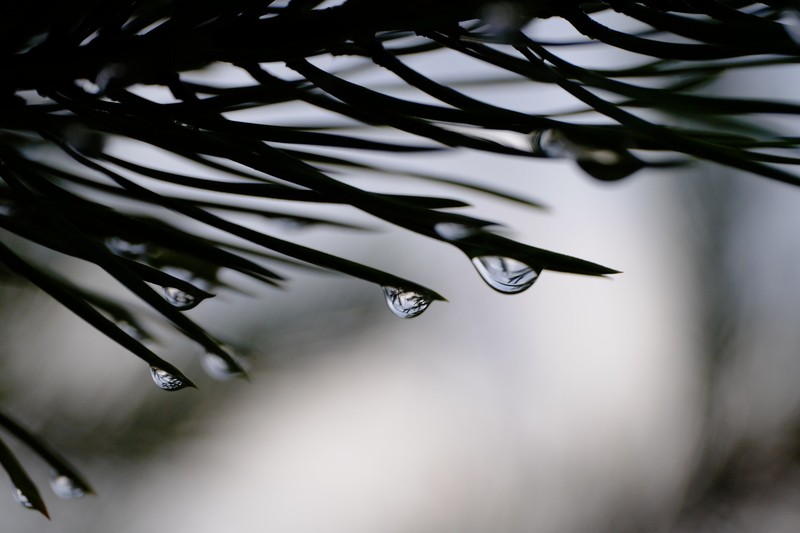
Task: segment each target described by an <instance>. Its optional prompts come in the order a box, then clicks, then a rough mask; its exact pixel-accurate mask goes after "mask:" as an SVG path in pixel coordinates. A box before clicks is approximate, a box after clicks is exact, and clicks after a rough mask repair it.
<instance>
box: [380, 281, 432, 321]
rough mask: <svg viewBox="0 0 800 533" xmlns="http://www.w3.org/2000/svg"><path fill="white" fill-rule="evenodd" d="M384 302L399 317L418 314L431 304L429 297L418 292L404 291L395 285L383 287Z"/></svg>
mask: <svg viewBox="0 0 800 533" xmlns="http://www.w3.org/2000/svg"><path fill="white" fill-rule="evenodd" d="M383 293H384V295H385V296H386V303H387V305H388V306H389V309H391V311H392V313H394V314H395V315H397V316H399V317H400V318H414V317H415V316H419V315H421V314H422V313H423V311H425V310H426V309H427V308H428V306H429V305H430V304H431V299H430V298H429V297H427V296H424V295H422V294H420V293H418V292H414V291H406V290H403V289H398V288H396V287H383Z"/></svg>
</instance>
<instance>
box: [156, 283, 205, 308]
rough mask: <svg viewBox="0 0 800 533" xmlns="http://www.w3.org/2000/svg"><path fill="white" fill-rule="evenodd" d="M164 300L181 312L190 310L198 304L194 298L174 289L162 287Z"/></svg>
mask: <svg viewBox="0 0 800 533" xmlns="http://www.w3.org/2000/svg"><path fill="white" fill-rule="evenodd" d="M164 298H166V300H167V301H168V302H169V303H170V304H172V306H173V307H175V308H176V309H179V310H181V311H186V310H188V309H191V308H193V307H195V306H196V305H197V304H198V303H200V302H199V301H198V298H197V297H196V296H193V295H191V294H189V293H188V292H185V291H182V290H181V289H178V288H176V287H164Z"/></svg>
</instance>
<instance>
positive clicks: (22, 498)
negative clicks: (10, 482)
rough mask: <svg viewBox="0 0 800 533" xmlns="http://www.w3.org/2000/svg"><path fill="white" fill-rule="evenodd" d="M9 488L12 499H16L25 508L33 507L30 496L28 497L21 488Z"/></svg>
mask: <svg viewBox="0 0 800 533" xmlns="http://www.w3.org/2000/svg"><path fill="white" fill-rule="evenodd" d="M11 489H12V491H13V494H14V500H16V502H17V503H18V504H20V505H21V506H23V507H25V508H26V509H33V502H31V500H30V498H28V497H27V496H26V495H25V493H24V492H22V490H20V489H18V488H17V487H11Z"/></svg>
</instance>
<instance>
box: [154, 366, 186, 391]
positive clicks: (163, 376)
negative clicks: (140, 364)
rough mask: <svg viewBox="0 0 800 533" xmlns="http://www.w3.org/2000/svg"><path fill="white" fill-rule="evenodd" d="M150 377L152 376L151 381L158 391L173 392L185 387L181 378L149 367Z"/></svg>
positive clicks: (155, 367)
mask: <svg viewBox="0 0 800 533" xmlns="http://www.w3.org/2000/svg"><path fill="white" fill-rule="evenodd" d="M150 375H151V376H153V381H155V383H156V385H158V387H159V388H160V389H163V390H169V391H173V390H180V389H182V388H184V387H186V383H185V382H184V381H183V380H182V379H181V378H179V377H176V376H173V375H172V374H170V373H169V372H167V371H166V370H162V369H160V368H158V367H157V366H151V367H150Z"/></svg>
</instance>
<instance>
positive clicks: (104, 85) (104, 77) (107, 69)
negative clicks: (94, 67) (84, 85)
mask: <svg viewBox="0 0 800 533" xmlns="http://www.w3.org/2000/svg"><path fill="white" fill-rule="evenodd" d="M127 73H128V68H127V67H126V66H125V65H123V64H122V63H110V64H108V65H106V66H104V67H103V68H102V69H100V72H98V73H97V77H96V78H95V80H94V85H95V86H96V87H97V93H96V94H105V93H106V92H108V91H109V90H110V89H112V88H113V86H114V85H116V84H117V83H118V82H119V81H120V79H121V78H123V77H124V76H125V75H126V74H127Z"/></svg>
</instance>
